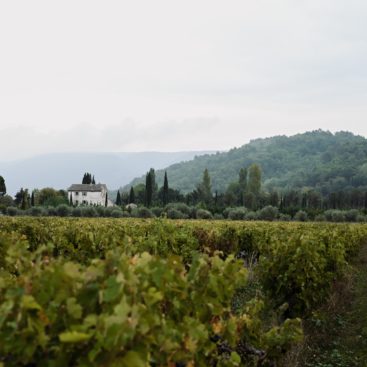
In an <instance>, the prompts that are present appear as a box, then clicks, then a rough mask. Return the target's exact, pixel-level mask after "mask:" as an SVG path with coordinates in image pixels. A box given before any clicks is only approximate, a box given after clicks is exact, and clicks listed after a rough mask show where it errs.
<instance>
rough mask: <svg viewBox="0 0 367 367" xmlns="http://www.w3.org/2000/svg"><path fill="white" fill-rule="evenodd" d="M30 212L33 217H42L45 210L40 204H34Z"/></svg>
mask: <svg viewBox="0 0 367 367" xmlns="http://www.w3.org/2000/svg"><path fill="white" fill-rule="evenodd" d="M29 214H30V215H31V216H32V217H41V216H42V215H44V211H43V209H42V208H41V207H39V206H33V207H32V208H30V209H29Z"/></svg>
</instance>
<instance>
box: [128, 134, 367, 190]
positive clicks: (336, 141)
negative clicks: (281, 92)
mask: <svg viewBox="0 0 367 367" xmlns="http://www.w3.org/2000/svg"><path fill="white" fill-rule="evenodd" d="M252 163H256V164H258V165H260V166H261V169H262V172H263V185H264V186H265V188H266V189H271V188H274V189H278V190H283V189H287V190H288V189H293V188H294V189H296V188H303V187H310V188H316V189H318V190H320V191H321V192H322V193H323V194H327V193H329V192H335V191H339V190H345V189H350V188H351V187H360V188H362V187H363V188H366V187H367V139H365V138H364V137H362V136H356V135H354V134H352V133H349V132H337V133H335V134H332V133H330V132H327V131H322V130H317V131H312V132H307V133H304V134H298V135H294V136H291V137H286V136H275V137H272V138H266V139H256V140H253V141H251V142H250V143H248V144H246V145H243V146H241V147H240V148H234V149H232V150H230V151H228V152H225V153H217V154H210V155H209V154H207V155H203V156H200V157H195V159H193V160H192V161H189V162H184V163H178V164H174V165H171V166H169V167H168V168H167V174H168V181H169V186H170V187H172V188H176V189H180V190H181V191H182V192H189V191H192V190H193V189H194V188H195V187H196V185H197V183H198V182H199V181H200V180H201V178H202V174H203V171H204V169H205V168H207V169H208V170H209V174H210V177H211V179H212V188H213V191H214V190H218V191H219V192H224V191H225V190H226V188H227V186H228V184H229V183H231V182H233V181H237V179H238V172H239V170H240V169H241V168H243V167H247V166H249V165H250V164H252ZM163 175H164V170H159V171H157V172H156V178H157V183H158V185H159V186H161V185H162V183H163ZM140 182H143V178H138V179H135V180H134V181H133V182H132V185H135V184H137V183H140ZM129 186H131V185H129Z"/></svg>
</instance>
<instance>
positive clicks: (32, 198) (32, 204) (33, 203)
mask: <svg viewBox="0 0 367 367" xmlns="http://www.w3.org/2000/svg"><path fill="white" fill-rule="evenodd" d="M34 205H35V202H34V190H32V195H31V206H34Z"/></svg>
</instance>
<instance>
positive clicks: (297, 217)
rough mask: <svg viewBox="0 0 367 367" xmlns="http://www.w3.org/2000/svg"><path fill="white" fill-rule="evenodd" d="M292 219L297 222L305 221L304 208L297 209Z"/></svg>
mask: <svg viewBox="0 0 367 367" xmlns="http://www.w3.org/2000/svg"><path fill="white" fill-rule="evenodd" d="M293 219H294V220H296V221H298V222H306V221H307V219H308V217H307V213H306V212H305V211H304V210H298V212H297V213H296V214H295V215H294V218H293Z"/></svg>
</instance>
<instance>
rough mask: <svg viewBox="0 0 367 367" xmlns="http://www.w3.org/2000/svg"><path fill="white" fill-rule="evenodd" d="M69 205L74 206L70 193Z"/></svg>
mask: <svg viewBox="0 0 367 367" xmlns="http://www.w3.org/2000/svg"><path fill="white" fill-rule="evenodd" d="M69 205H70V206H73V205H74V204H73V195H72V193H70V198H69Z"/></svg>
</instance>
